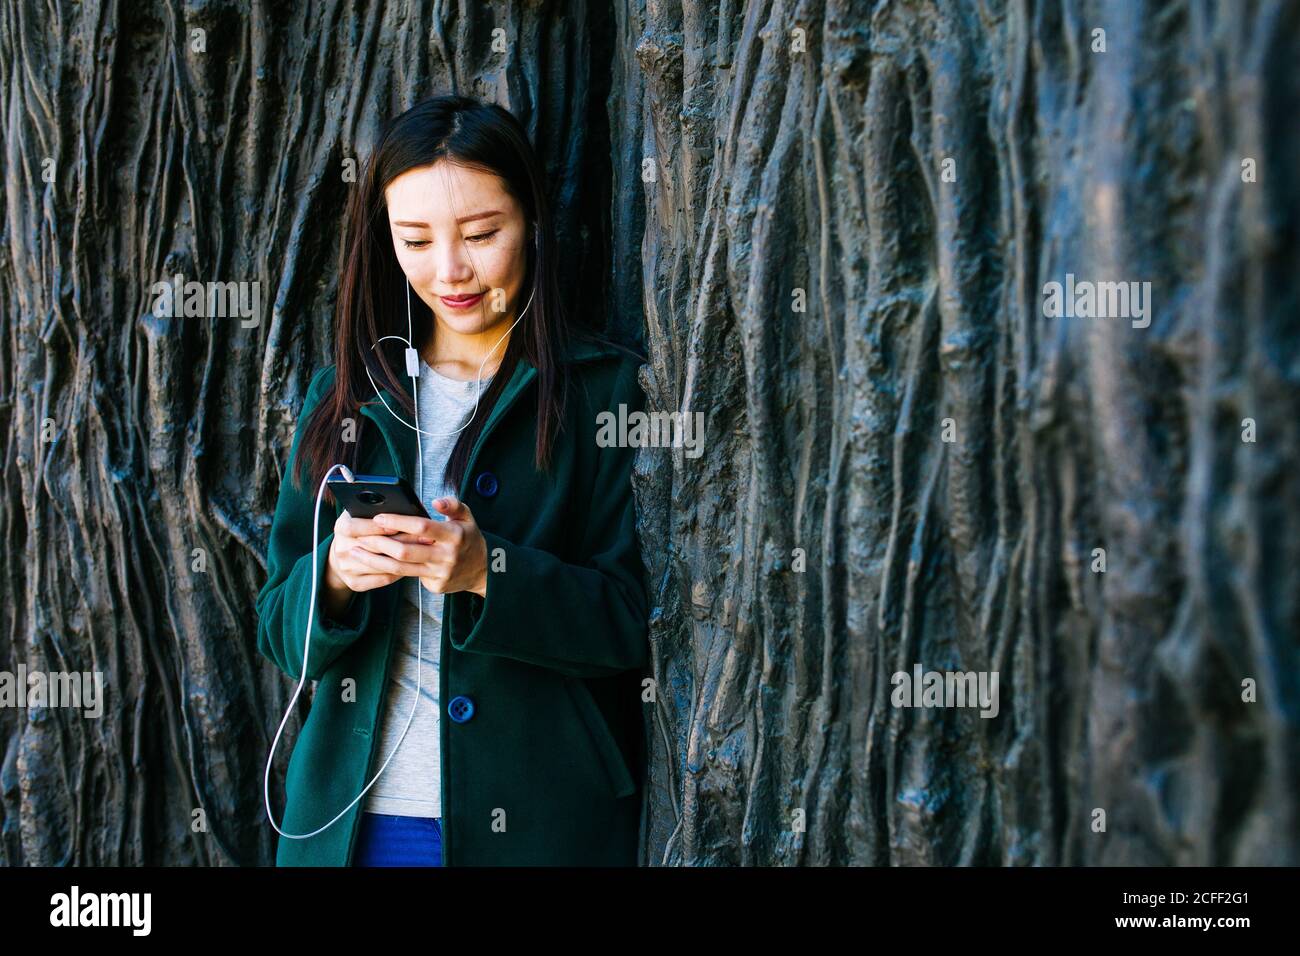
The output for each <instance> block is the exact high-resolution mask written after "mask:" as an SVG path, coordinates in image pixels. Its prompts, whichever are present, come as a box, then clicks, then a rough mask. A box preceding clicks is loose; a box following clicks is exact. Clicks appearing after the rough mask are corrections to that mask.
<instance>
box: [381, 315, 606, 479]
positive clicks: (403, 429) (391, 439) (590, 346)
mask: <svg viewBox="0 0 1300 956" xmlns="http://www.w3.org/2000/svg"><path fill="white" fill-rule="evenodd" d="M612 354H615V353H614V351H613V350H612V349H609V348H607V347H604V346H600V345H597V344H594V343H590V342H586V341H582V340H578V339H571V340H570V342H569V347H568V349H567V350H566V351H565V353H564V358H565V361H567V362H570V363H577V362H589V361H592V360H594V359H598V358H601V357H603V356H606V355H612ZM536 377H537V369H536V368H534V367H533V364H532V363H531V362H529V361H528V359H526V358H523V357H521V358H520V359H519V361H518V363H517V364H516V365H515V371H514V374H513V375H512V376H511V377H510V382H509V384H507V385H506V388H505V391H504V392H502V393H501V397H500V398H499V399H498V400H497V403H496V406H495V407H494V408H493V409H492V414H491V415H489V416H488V420H487V424H486V425H485V426H484V427H483V431H481V432H480V433H479V436H478V439H477V441H475V443H474V448H473V449H472V450H471V451H470V456H469V464H468V467H466V469H465V475H464V478H462V480H461V487H460V490H459V492H458V497H462V498H463V497H464V494H465V487H466V485H467V484H468V482H469V479H470V475H472V474H473V471H474V463H475V461H476V460H477V459H478V453H479V449H480V448H482V447H483V443H484V442H485V441H486V440H487V438H488V436H489V435H491V434H492V430H493V429H494V428H495V427H496V425H497V422H499V421H500V420H501V418H502V416H504V415H505V413H506V412H508V411H509V410H510V407H511V406H512V405H513V404H514V403H515V402H516V401H517V400H518V398H519V396H520V395H522V394H523V393H524V391H525V389H527V388H528V386H529V384H530V383H531V382H532V381H533V379H534V378H536ZM379 395H382V396H383V399H384V401H385V402H387V403H388V405H389V407H390V408H393V409H394V410H398V411H399V413H400V409H401V403H400V401H399V400H398V399H397V398H396V397H395V396H394V395H393V393H392V392H391V391H390V390H389V389H386V388H381V389H380V390H379ZM361 414H362V415H365V416H366V417H367V418H369V419H370V420H371V421H373V422H374V423H375V425H376V426H377V427H378V429H379V433H380V434H381V435H383V436H384V442H385V444H386V445H387V446H388V452H389V454H390V455H392V458H393V461H395V462H397V474H398V477H401V478H406V479H407V480H408V481H409V480H412V479H413V477H414V474H415V456H416V441H415V432H414V431H413V430H412V429H410V428H408V427H407V426H406V425H403V424H402V423H401V422H399V421H398V420H397V419H395V418H394V417H393V416H392V415H391V414H390V413H389V411H388V409H387V408H385V407H384V405H383V403H381V402H380V401H379V399H378V398H375V399H373V400H371V401H369V402H363V403H362V405H361Z"/></svg>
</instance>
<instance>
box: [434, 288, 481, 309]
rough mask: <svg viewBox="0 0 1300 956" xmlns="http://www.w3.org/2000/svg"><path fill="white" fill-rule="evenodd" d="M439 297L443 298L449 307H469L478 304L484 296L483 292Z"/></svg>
mask: <svg viewBox="0 0 1300 956" xmlns="http://www.w3.org/2000/svg"><path fill="white" fill-rule="evenodd" d="M438 298H440V299H442V304H443V305H445V306H446V307H447V308H449V309H469V308H472V307H473V306H476V305H478V300H479V299H481V298H483V293H482V292H480V293H479V294H478V295H462V296H446V295H440V296H438Z"/></svg>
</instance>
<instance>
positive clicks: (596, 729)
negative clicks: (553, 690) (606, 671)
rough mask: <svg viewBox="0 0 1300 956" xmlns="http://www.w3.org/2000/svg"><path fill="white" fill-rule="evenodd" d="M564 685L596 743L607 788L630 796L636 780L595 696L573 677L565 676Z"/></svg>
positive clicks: (618, 793)
mask: <svg viewBox="0 0 1300 956" xmlns="http://www.w3.org/2000/svg"><path fill="white" fill-rule="evenodd" d="M564 684H565V686H566V687H567V688H568V689H569V696H570V697H572V698H573V703H574V706H576V707H577V708H578V713H579V714H581V715H582V719H583V722H584V723H585V724H586V725H587V731H588V732H589V733H590V734H591V739H592V741H593V742H594V743H595V745H596V752H597V753H598V754H599V755H600V762H601V763H602V764H603V765H604V767H605V773H606V775H607V776H608V777H609V781H610V789H611V791H612V792H613V794H614V796H615V797H630V796H631V795H632V794H634V793H636V781H635V780H633V779H632V774H631V772H630V771H629V770H628V768H627V761H626V760H624V759H623V752H622V751H621V750H619V748H618V741H616V740H615V739H614V735H613V734H612V733H610V731H609V724H607V723H606V722H605V715H604V714H602V713H601V712H600V707H599V706H597V704H596V701H595V699H594V698H593V697H592V696H591V691H589V690H588V689H587V685H586V684H584V683H583V682H582V680H581V679H579V678H577V677H565V678H564Z"/></svg>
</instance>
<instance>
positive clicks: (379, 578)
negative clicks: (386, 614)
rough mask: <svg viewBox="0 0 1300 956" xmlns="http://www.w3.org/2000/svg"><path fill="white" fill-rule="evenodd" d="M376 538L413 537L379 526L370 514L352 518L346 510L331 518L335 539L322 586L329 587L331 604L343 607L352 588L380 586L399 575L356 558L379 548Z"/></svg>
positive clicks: (403, 538)
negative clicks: (370, 517)
mask: <svg viewBox="0 0 1300 956" xmlns="http://www.w3.org/2000/svg"><path fill="white" fill-rule="evenodd" d="M378 538H382V539H384V540H388V539H389V538H392V539H394V540H397V541H401V542H414V541H415V540H416V539H415V538H414V537H413V536H411V535H406V534H399V533H398V532H397V531H395V530H391V529H388V528H381V527H380V526H379V525H377V524H375V522H374V521H373V520H372V519H369V518H354V517H352V516H351V515H350V514H348V513H347V512H346V511H345V512H343V513H342V514H341V515H339V517H338V520H337V521H335V522H334V539H333V541H331V542H330V553H329V557H328V559H327V560H326V562H325V586H326V587H327V588H328V589H329V591H330V595H329V597H330V600H329V603H330V604H332V605H334V606H335V607H342V606H343V605H345V604H346V603H347V600H348V598H349V597H350V596H351V593H352V592H354V591H371V590H374V589H375V588H382V587H384V586H385V585H388V584H392V583H393V582H394V581H396V580H398V579H399V578H401V577H402V575H400V574H386V573H383V572H380V571H376V570H375V569H374V568H373V567H372V566H371V565H369V564H367V563H365V562H364V561H362V560H360V559H359V558H358V554H365V553H369V552H372V551H378V545H377V544H376V539H378Z"/></svg>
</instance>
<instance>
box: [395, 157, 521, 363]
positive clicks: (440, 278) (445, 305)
mask: <svg viewBox="0 0 1300 956" xmlns="http://www.w3.org/2000/svg"><path fill="white" fill-rule="evenodd" d="M384 198H385V200H386V202H387V203H388V224H389V227H390V228H391V231H392V235H393V251H394V252H396V254H397V262H398V264H399V265H400V266H401V267H402V271H403V272H405V273H406V277H407V279H409V280H410V282H411V287H412V288H413V289H414V290H415V294H416V295H418V296H419V297H420V298H421V299H422V300H423V301H424V303H425V304H426V305H428V306H429V308H431V309H432V310H433V314H434V317H435V320H436V322H437V327H438V329H439V330H442V329H450V330H452V331H453V332H457V333H460V334H462V335H473V334H477V333H481V332H493V331H496V330H497V329H499V330H500V331H499V332H498V333H497V334H498V335H500V334H501V333H504V332H505V331H506V330H507V329H509V328H510V323H512V322H513V321H514V319H515V318H516V317H517V312H516V310H517V309H518V308H519V306H520V305H521V303H520V300H519V294H520V292H521V290H522V289H523V283H524V274H525V271H526V268H527V255H526V254H527V247H528V243H529V242H530V241H531V236H530V233H529V229H528V223H527V222H526V221H525V219H524V213H523V209H522V208H521V207H520V205H519V203H517V202H516V201H515V199H514V197H513V196H511V195H510V193H509V192H508V191H507V190H506V188H505V185H504V183H503V182H502V180H501V178H500V177H498V176H495V175H493V174H492V173H485V172H482V171H481V170H477V169H466V168H464V167H461V166H455V165H453V164H451V163H448V162H446V161H443V160H439V161H438V162H436V163H434V164H433V165H432V166H421V167H418V168H415V169H408V170H407V171H406V172H404V173H403V174H402V175H400V176H398V177H397V178H396V179H394V180H393V181H392V182H391V183H389V184H388V188H387V189H385V190H384ZM464 296H478V298H477V299H470V300H467V304H458V303H455V302H452V301H448V297H452V298H453V299H454V298H455V297H464ZM417 344H418V343H417ZM498 354H504V353H502V352H498Z"/></svg>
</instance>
